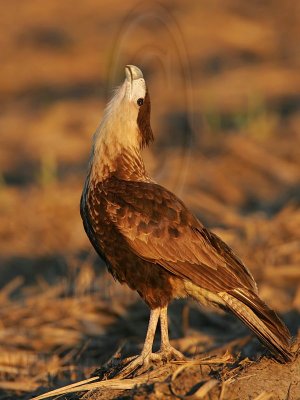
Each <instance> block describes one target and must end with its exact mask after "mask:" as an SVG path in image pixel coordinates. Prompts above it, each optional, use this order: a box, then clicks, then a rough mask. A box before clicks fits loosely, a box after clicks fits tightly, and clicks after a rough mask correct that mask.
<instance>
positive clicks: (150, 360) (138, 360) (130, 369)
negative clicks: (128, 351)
mask: <svg viewBox="0 0 300 400" xmlns="http://www.w3.org/2000/svg"><path fill="white" fill-rule="evenodd" d="M159 361H161V356H160V355H159V354H158V353H148V354H147V355H144V354H143V353H142V354H140V355H139V356H134V357H129V358H127V359H126V360H124V362H126V363H127V365H126V366H125V367H124V368H123V369H122V370H121V371H120V373H119V374H118V378H127V377H128V376H129V375H132V374H133V373H135V372H138V375H141V374H142V373H144V372H146V371H147V370H149V369H150V367H151V364H155V363H157V362H159Z"/></svg>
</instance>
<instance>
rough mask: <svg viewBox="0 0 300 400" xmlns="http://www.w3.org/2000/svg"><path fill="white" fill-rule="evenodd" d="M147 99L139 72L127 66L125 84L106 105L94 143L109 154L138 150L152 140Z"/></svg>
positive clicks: (148, 101) (136, 68)
mask: <svg viewBox="0 0 300 400" xmlns="http://www.w3.org/2000/svg"><path fill="white" fill-rule="evenodd" d="M150 109H151V106H150V97H149V93H148V90H147V87H146V83H145V80H144V77H143V73H142V71H141V70H140V69H139V68H138V67H136V66H134V65H126V67H125V80H124V82H123V84H122V85H121V86H120V87H119V88H118V89H117V90H116V92H115V94H114V96H113V98H112V99H111V101H110V102H109V103H108V105H107V107H106V109H105V111H104V115H103V118H102V121H101V124H100V126H99V128H98V130H97V132H96V136H95V145H96V147H97V142H99V144H100V143H105V147H106V148H109V150H111V151H120V150H123V149H124V148H125V149H126V148H133V149H140V148H142V147H144V146H146V145H148V143H149V142H150V141H152V140H153V133H152V130H151V126H150Z"/></svg>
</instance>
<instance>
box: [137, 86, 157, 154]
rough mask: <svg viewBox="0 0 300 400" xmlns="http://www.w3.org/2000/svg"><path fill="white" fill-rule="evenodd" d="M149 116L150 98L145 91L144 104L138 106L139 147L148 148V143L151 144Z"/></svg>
mask: <svg viewBox="0 0 300 400" xmlns="http://www.w3.org/2000/svg"><path fill="white" fill-rule="evenodd" d="M150 114H151V103H150V96H149V92H148V90H147V92H146V96H145V99H144V104H143V105H141V106H140V109H139V114H138V117H137V124H138V127H139V131H140V135H141V147H145V146H148V144H149V143H150V142H153V140H154V137H153V132H152V129H151V125H150Z"/></svg>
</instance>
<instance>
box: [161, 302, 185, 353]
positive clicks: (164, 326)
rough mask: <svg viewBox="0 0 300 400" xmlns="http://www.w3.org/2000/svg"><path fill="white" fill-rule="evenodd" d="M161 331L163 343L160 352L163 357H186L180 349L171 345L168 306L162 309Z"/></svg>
mask: <svg viewBox="0 0 300 400" xmlns="http://www.w3.org/2000/svg"><path fill="white" fill-rule="evenodd" d="M160 332H161V345H160V350H159V354H160V355H161V357H162V358H166V359H167V360H170V359H174V358H175V359H177V360H178V359H179V360H182V359H184V358H185V357H184V355H183V354H182V353H180V351H178V350H176V349H175V348H174V347H173V346H171V344H170V341H169V332H168V306H165V307H163V308H161V309H160Z"/></svg>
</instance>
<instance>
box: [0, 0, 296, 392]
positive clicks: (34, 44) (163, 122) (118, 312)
mask: <svg viewBox="0 0 300 400" xmlns="http://www.w3.org/2000/svg"><path fill="white" fill-rule="evenodd" d="M0 7H1V12H0V33H1V34H0V54H1V56H0V66H1V74H0V101H1V108H0V272H1V273H0V287H1V290H0V302H1V309H0V314H1V324H0V349H1V352H0V354H1V355H0V388H1V389H0V398H1V399H2V398H3V399H4V398H16V393H18V396H19V398H29V397H30V393H34V392H35V391H36V390H40V389H41V388H43V387H44V388H45V387H56V386H57V385H62V384H63V383H68V382H70V381H74V380H76V379H77V380H78V379H83V378H84V377H88V376H89V374H90V373H91V371H92V370H93V369H95V368H96V367H99V366H100V365H101V364H102V363H103V362H105V361H107V360H108V359H109V358H110V357H111V356H112V355H113V354H114V352H115V351H116V350H117V348H118V347H119V346H121V347H122V349H124V350H122V355H123V351H124V352H125V353H124V354H126V352H128V353H130V352H131V353H132V354H134V353H135V352H137V351H138V350H137V349H138V348H139V347H138V346H139V345H140V344H141V343H142V341H143V337H144V333H145V330H146V323H147V322H146V321H147V318H148V311H147V308H146V307H145V306H144V305H143V304H142V303H141V302H140V301H139V300H138V297H137V295H136V294H135V293H132V292H130V291H129V290H128V289H127V288H125V287H122V286H120V285H119V284H118V283H115V282H113V280H112V278H111V277H110V276H109V275H108V274H107V272H106V271H105V269H104V267H103V265H102V263H101V262H100V261H99V260H98V258H97V256H96V255H95V253H94V251H93V250H92V249H91V245H90V243H89V242H88V239H87V238H86V236H85V234H84V231H83V228H82V223H81V219H80V215H79V201H80V196H81V191H82V186H83V183H84V179H85V174H86V168H87V163H88V159H89V151H90V147H91V140H92V135H93V132H94V131H95V129H96V127H97V125H98V123H99V121H100V119H101V115H102V112H103V108H104V106H105V104H106V102H107V101H108V99H109V98H110V96H111V94H112V91H113V89H114V88H115V87H116V86H118V85H119V84H120V83H121V82H122V81H123V79H124V66H125V65H126V64H135V65H137V66H139V67H140V68H141V69H142V70H143V72H144V75H145V77H146V81H147V83H148V88H149V92H150V96H151V100H152V127H153V130H154V134H155V138H156V141H155V144H154V145H153V146H151V148H150V149H147V150H146V151H145V154H144V157H145V162H146V165H147V168H148V170H149V171H151V174H152V175H153V176H154V177H155V179H156V180H157V181H158V182H159V183H160V184H163V185H165V186H166V187H168V188H169V189H170V190H172V191H174V192H175V193H176V194H178V195H179V196H180V197H181V198H182V199H183V200H184V201H185V202H186V204H187V205H188V206H189V207H190V208H191V209H192V210H193V212H194V213H195V214H197V215H198V216H199V218H200V219H201V220H202V221H203V222H204V223H205V224H206V225H208V226H209V227H210V228H211V229H213V230H214V231H215V232H216V233H217V234H218V235H220V236H221V237H222V238H223V239H224V240H225V241H227V242H228V243H229V244H230V245H231V246H233V247H234V249H236V252H237V253H238V254H239V255H240V256H241V257H242V258H243V260H245V262H246V264H247V265H248V266H249V268H250V269H251V270H252V271H253V274H254V276H255V278H256V279H257V281H258V283H259V287H260V294H261V296H262V297H263V298H264V299H265V300H266V301H267V302H268V303H269V304H270V305H271V306H272V307H273V308H274V309H276V310H277V311H278V312H279V313H282V314H283V315H284V318H285V320H286V321H287V323H288V325H289V327H290V329H291V331H292V332H293V334H294V335H296V334H297V332H298V329H299V322H297V321H298V320H299V318H298V312H299V310H300V289H299V282H300V268H299V261H300V235H299V234H300V208H299V204H300V186H299V178H300V73H299V68H300V48H299V30H300V3H299V2H298V1H297V0H290V1H287V2H282V1H280V0H267V1H263V2H262V1H256V0H255V1H251V2H243V1H241V0H223V1H215V0H213V1H211V0H202V1H193V0H190V1H188V2H181V1H179V0H170V1H167V0H166V1H164V0H162V1H160V2H150V1H148V2H147V1H145V2H136V1H131V0H130V1H127V2H121V1H111V2H104V1H101V0H99V1H96V0H86V1H84V2H76V3H74V2H73V1H70V0H51V1H50V0H44V1H38V0H27V1H26V2H25V1H23V2H20V1H17V0H10V1H9V2H3V1H2V2H1V6H0ZM176 307H177V308H176ZM194 308H195V306H194V305H190V304H189V303H186V302H182V303H179V304H177V305H175V306H174V307H173V309H172V308H171V320H172V321H171V336H172V337H173V338H181V337H183V336H185V338H190V340H191V342H189V346H192V347H189V350H188V351H190V353H192V354H196V353H197V352H198V353H199V352H200V353H201V352H205V351H208V349H209V348H210V347H211V345H212V337H211V332H214V341H215V342H216V343H222V340H223V341H224V343H226V341H228V337H225V338H224V336H223V337H222V338H221V337H220V335H219V336H218V332H219V334H220V330H221V331H222V329H220V326H223V325H224V323H225V322H226V321H227V322H228V321H230V323H231V325H232V326H233V327H232V328H228V335H229V338H233V337H234V334H236V332H238V335H239V334H240V333H241V332H242V334H245V332H246V334H247V332H248V331H247V330H246V331H245V330H244V331H243V329H244V328H243V327H241V326H240V325H235V324H238V323H237V322H235V319H230V317H224V316H220V317H218V318H219V319H217V320H210V319H209V317H208V315H209V314H208V313H206V311H205V310H202V311H199V310H196V311H195V314H194V318H193V309H194ZM187 309H188V310H189V311H190V313H191V314H192V315H191V318H190V320H188V321H186V320H184V318H183V317H180V318H179V317H178V318H177V319H176V318H173V319H172V315H174V316H175V313H176V314H177V315H179V314H180V315H183V316H184V315H186V310H187ZM172 310H173V311H172ZM176 310H177V311H176ZM178 310H179V313H178ZM172 312H173V314H172ZM199 313H200V314H199ZM199 315H200V316H199ZM224 318H225V319H224ZM226 318H227V319H226ZM203 320H204V321H205V323H206V331H205V332H204V333H203V330H202V331H201V329H202V325H203ZM216 321H217V322H216ZM201 323H202V324H201ZM209 324H211V327H210V328H211V331H209ZM222 324H223V325H222ZM207 326H208V327H207ZM237 326H238V329H237ZM201 332H202V333H201ZM233 332H235V333H233ZM221 333H224V332H221ZM201 335H202V336H201ZM199 337H200V338H201V345H200V344H199V340H198V339H199ZM192 338H194V339H192ZM195 338H197V340H198V341H197V346H196V345H195V346H196V347H193V346H194V344H193V343H194V342H195V340H196V339H195ZM132 343H134V345H133V344H132ZM186 343H187V341H185V342H184V339H182V341H180V340H179V339H178V343H177V344H178V346H181V349H182V350H183V351H187V344H186ZM191 343H192V344H191ZM130 346H131V347H130ZM134 346H135V347H134ZM255 346H256V347H255ZM255 346H254V345H252V347H251V346H250V345H249V347H248V350H247V348H246V350H245V352H246V353H245V354H246V355H247V356H251V355H253V354H255V351H256V352H257V351H259V350H260V351H263V350H262V348H261V347H259V345H258V344H257V343H256V342H255ZM195 349H197V350H195ZM257 349H259V350H257ZM247 351H248V353H247ZM16 391H17V392H16ZM28 396H29V397H28Z"/></svg>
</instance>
